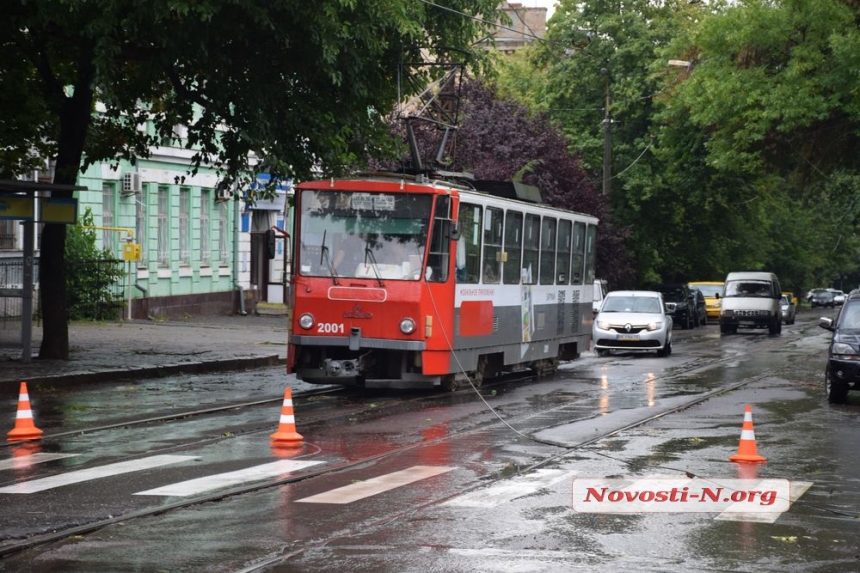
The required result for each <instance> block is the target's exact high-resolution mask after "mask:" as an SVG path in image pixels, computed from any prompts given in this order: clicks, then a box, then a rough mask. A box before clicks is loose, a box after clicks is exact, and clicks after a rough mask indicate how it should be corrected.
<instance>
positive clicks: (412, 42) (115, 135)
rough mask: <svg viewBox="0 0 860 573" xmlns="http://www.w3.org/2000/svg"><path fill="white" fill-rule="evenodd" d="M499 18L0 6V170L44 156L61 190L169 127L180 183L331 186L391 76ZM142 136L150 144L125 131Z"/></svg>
mask: <svg viewBox="0 0 860 573" xmlns="http://www.w3.org/2000/svg"><path fill="white" fill-rule="evenodd" d="M496 8H497V2H496V1H495V0H452V1H451V2H446V4H445V7H444V8H443V7H440V6H437V5H435V4H433V3H430V2H419V1H413V0H377V1H374V2H351V1H347V0H317V1H314V2H295V1H289V0H152V1H147V2H127V1H124V0H31V1H26V2H3V3H2V6H0V57H2V59H3V62H4V70H3V73H2V75H0V78H2V80H0V81H2V82H3V85H2V87H3V89H2V90H0V93H2V94H3V96H2V99H0V103H2V104H3V105H4V106H5V107H4V114H3V117H4V119H3V120H2V121H0V163H2V166H0V171H2V172H3V174H4V175H6V176H9V175H16V174H18V173H22V172H24V171H26V170H28V169H29V168H31V167H30V166H29V165H28V162H32V159H33V156H34V155H42V154H44V155H47V156H49V157H55V158H56V175H55V179H54V182H55V183H59V184H74V183H75V181H76V178H77V173H78V171H79V170H80V169H81V167H82V166H85V165H87V164H90V163H92V162H96V161H101V160H117V159H118V158H127V159H130V160H134V159H135V158H137V157H144V156H146V155H147V154H148V150H149V148H150V146H152V145H156V144H157V143H158V142H159V141H160V140H161V138H163V137H168V138H172V137H173V128H174V126H175V125H177V124H182V125H185V126H187V128H188V136H187V140H185V141H183V142H182V144H183V145H185V146H187V147H188V148H189V149H193V150H195V152H196V153H195V155H194V159H193V162H192V165H191V166H190V170H191V172H192V173H193V172H196V170H197V169H199V167H201V166H211V167H213V168H215V169H216V170H217V171H218V173H219V174H220V175H221V181H220V185H222V186H223V187H224V188H231V187H232V184H233V183H234V182H239V183H242V182H243V181H247V180H248V179H249V178H251V177H254V175H255V173H254V172H255V171H267V172H269V173H271V174H272V175H273V176H274V178H277V177H292V178H298V179H302V178H306V177H308V176H310V174H311V173H312V170H313V169H314V168H319V169H321V170H322V171H323V173H325V174H327V173H334V172H337V171H338V170H340V169H341V168H342V167H343V166H345V165H349V164H352V163H354V162H355V161H356V158H358V157H361V156H363V155H364V154H365V153H366V152H367V151H368V150H370V151H371V152H379V151H381V150H382V149H383V148H384V147H385V142H386V141H388V140H387V130H386V129H385V124H384V122H383V121H382V114H380V113H378V110H388V109H390V108H391V107H392V106H393V104H394V103H395V102H396V101H397V100H398V97H400V95H401V94H399V93H398V86H399V85H400V84H399V83H398V81H397V69H398V65H399V64H400V63H401V62H416V61H421V60H422V59H424V58H425V57H428V56H429V57H433V56H435V55H437V54H439V53H440V51H439V48H440V47H444V48H446V49H450V48H455V49H456V48H460V49H467V48H469V46H470V45H471V42H472V41H473V39H474V38H476V37H480V36H482V35H485V34H483V30H482V28H483V27H484V26H485V25H484V24H482V22H483V21H484V20H482V19H479V18H477V17H476V16H477V15H479V14H480V15H482V16H483V18H484V19H485V20H486V21H493V20H494V19H495V16H496ZM441 53H442V54H443V55H444V54H445V53H447V52H441ZM476 61H480V60H476ZM405 95H408V94H405ZM22 102H23V103H22ZM97 103H98V104H101V105H102V106H103V108H101V109H100V110H99V113H96V104H97ZM19 112H20V115H19ZM146 122H153V123H154V125H155V131H154V132H146V131H142V130H139V129H138V126H139V125H142V124H146ZM251 154H253V156H254V159H255V161H256V163H254V164H252V163H251V162H250V157H251ZM55 194H56V195H59V196H70V195H71V192H55ZM65 241H66V229H65V227H64V226H62V225H56V224H48V225H46V226H45V229H44V231H43V234H42V243H41V247H42V248H41V260H40V271H41V273H42V278H43V279H45V280H42V281H41V285H42V288H43V291H42V296H43V313H44V316H43V339H42V345H41V348H40V352H39V355H40V357H42V358H58V359H68V346H69V341H68V324H67V321H66V316H65V309H64V308H63V304H64V301H65V299H66V293H65V284H66V282H65V275H64V264H63V253H64V251H65ZM47 277H52V280H47Z"/></svg>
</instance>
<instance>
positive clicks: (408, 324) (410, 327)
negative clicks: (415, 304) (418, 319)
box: [400, 318, 415, 334]
mask: <svg viewBox="0 0 860 573" xmlns="http://www.w3.org/2000/svg"><path fill="white" fill-rule="evenodd" d="M400 332H402V333H403V334H412V333H413V332H415V321H414V320H412V319H411V318H404V319H403V320H401V321H400Z"/></svg>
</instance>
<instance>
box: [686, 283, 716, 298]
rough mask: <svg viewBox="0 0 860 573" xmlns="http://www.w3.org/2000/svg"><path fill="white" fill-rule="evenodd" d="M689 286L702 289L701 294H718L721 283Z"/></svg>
mask: <svg viewBox="0 0 860 573" xmlns="http://www.w3.org/2000/svg"><path fill="white" fill-rule="evenodd" d="M690 288H695V289H699V290H700V291H702V294H703V295H705V296H708V297H711V296H717V295H718V294H722V292H723V285H720V284H714V285H691V286H690Z"/></svg>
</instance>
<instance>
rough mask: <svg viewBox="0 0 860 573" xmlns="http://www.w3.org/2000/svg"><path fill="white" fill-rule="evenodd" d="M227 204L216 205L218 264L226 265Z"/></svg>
mask: <svg viewBox="0 0 860 573" xmlns="http://www.w3.org/2000/svg"><path fill="white" fill-rule="evenodd" d="M228 204H229V202H227V201H225V202H223V203H218V262H219V263H221V265H226V264H227V205H228Z"/></svg>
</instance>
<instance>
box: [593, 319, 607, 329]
mask: <svg viewBox="0 0 860 573" xmlns="http://www.w3.org/2000/svg"><path fill="white" fill-rule="evenodd" d="M596 324H597V328H599V329H600V330H609V321H608V320H598V321H597V323H596Z"/></svg>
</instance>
